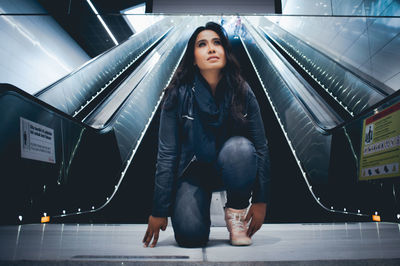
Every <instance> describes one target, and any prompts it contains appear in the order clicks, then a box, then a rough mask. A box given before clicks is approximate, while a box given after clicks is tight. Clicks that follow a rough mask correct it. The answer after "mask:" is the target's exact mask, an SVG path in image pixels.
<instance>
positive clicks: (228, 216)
mask: <svg viewBox="0 0 400 266" xmlns="http://www.w3.org/2000/svg"><path fill="white" fill-rule="evenodd" d="M246 213H247V209H242V210H237V209H232V208H225V222H226V227H227V228H228V231H229V240H230V242H231V244H232V245H233V246H248V245H251V243H252V242H251V238H250V237H248V236H247V223H246V222H245V220H244V219H245V218H246Z"/></svg>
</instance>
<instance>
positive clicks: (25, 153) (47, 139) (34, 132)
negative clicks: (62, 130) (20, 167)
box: [20, 117, 56, 163]
mask: <svg viewBox="0 0 400 266" xmlns="http://www.w3.org/2000/svg"><path fill="white" fill-rule="evenodd" d="M20 125H21V127H20V129H21V130H20V131H21V157H22V158H26V159H32V160H37V161H43V162H48V163H56V155H55V148H54V130H53V129H51V128H49V127H46V126H43V125H40V124H38V123H35V122H32V121H29V120H27V119H25V118H22V117H20Z"/></svg>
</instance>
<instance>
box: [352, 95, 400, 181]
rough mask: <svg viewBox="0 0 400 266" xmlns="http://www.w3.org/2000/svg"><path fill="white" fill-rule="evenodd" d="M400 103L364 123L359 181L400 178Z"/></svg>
mask: <svg viewBox="0 0 400 266" xmlns="http://www.w3.org/2000/svg"><path fill="white" fill-rule="evenodd" d="M399 165H400V103H396V104H394V105H392V106H390V107H388V108H386V109H384V110H382V111H381V112H379V113H377V114H375V115H373V116H371V117H368V118H367V119H365V120H364V126H363V137H362V145H361V156H360V172H359V180H371V179H381V178H388V177H400V170H399Z"/></svg>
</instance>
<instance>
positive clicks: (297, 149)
mask: <svg viewBox="0 0 400 266" xmlns="http://www.w3.org/2000/svg"><path fill="white" fill-rule="evenodd" d="M246 28H247V30H248V32H247V34H246V36H245V38H243V37H242V41H243V44H244V47H245V50H246V51H247V53H248V55H249V57H250V60H251V62H252V64H253V66H254V68H255V70H256V73H257V75H258V77H259V79H260V82H261V84H262V86H263V88H264V90H265V93H266V95H267V98H268V99H269V101H270V104H271V106H272V109H273V110H274V112H275V115H276V117H277V119H278V122H279V123H280V125H281V127H282V130H283V133H284V135H285V137H286V139H287V141H288V144H289V146H290V147H291V149H292V152H293V154H294V156H295V157H296V160H297V163H298V165H299V166H300V169H301V170H302V172H303V175H304V176H305V178H306V182H307V183H308V184H309V182H308V180H307V178H310V181H312V182H317V183H325V182H327V180H328V170H329V160H330V143H331V135H329V134H326V133H324V134H323V132H321V130H320V129H319V128H318V127H316V126H315V124H314V123H313V121H312V118H311V117H310V115H309V113H308V112H307V111H306V110H305V109H304V107H303V105H302V104H301V103H300V102H299V101H298V99H297V98H296V97H295V96H294V95H293V94H292V93H291V90H290V89H289V88H288V85H287V83H286V82H285V80H284V79H283V78H282V76H281V74H280V73H279V71H278V70H277V69H275V68H274V66H273V64H272V63H271V62H270V60H269V58H268V57H267V56H266V54H265V53H264V52H263V49H264V48H265V45H266V44H265V42H264V41H263V40H261V37H260V36H258V35H257V33H256V32H255V30H254V29H253V30H252V29H251V26H249V27H247V25H246Z"/></svg>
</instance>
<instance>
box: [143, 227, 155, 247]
mask: <svg viewBox="0 0 400 266" xmlns="http://www.w3.org/2000/svg"><path fill="white" fill-rule="evenodd" d="M146 234H147V233H146ZM152 238H153V231H152V230H149V233H148V234H147V237H146V240H145V241H144V246H145V247H148V246H149V243H150V241H151V239H152Z"/></svg>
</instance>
